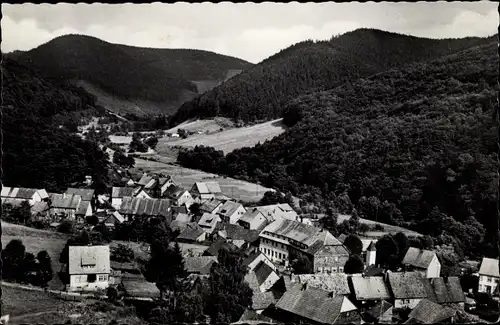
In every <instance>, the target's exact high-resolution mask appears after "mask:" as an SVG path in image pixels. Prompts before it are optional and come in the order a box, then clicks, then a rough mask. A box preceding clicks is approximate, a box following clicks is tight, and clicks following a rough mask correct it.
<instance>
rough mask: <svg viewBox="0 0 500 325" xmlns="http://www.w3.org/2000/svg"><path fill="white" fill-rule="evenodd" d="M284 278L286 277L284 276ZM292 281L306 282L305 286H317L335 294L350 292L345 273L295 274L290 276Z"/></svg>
mask: <svg viewBox="0 0 500 325" xmlns="http://www.w3.org/2000/svg"><path fill="white" fill-rule="evenodd" d="M284 278H285V279H286V278H288V277H287V276H285V277H284ZM292 281H293V282H295V283H302V284H303V283H307V287H311V288H318V289H321V290H324V291H327V292H330V293H333V294H335V295H348V294H350V293H351V290H350V289H349V283H348V281H347V275H346V274H345V273H314V274H297V275H293V276H292Z"/></svg>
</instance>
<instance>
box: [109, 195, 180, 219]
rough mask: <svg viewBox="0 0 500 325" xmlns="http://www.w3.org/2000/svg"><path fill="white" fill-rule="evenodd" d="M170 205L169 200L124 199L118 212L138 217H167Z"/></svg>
mask: <svg viewBox="0 0 500 325" xmlns="http://www.w3.org/2000/svg"><path fill="white" fill-rule="evenodd" d="M170 205H171V204H170V201H169V200H162V199H145V198H137V197H124V198H123V201H122V204H121V205H120V209H119V210H118V212H120V213H121V214H130V215H139V216H140V215H146V216H162V217H167V216H169V213H170Z"/></svg>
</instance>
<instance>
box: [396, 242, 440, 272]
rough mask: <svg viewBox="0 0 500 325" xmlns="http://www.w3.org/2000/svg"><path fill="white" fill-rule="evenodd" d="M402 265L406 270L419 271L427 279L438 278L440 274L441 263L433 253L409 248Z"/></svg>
mask: <svg viewBox="0 0 500 325" xmlns="http://www.w3.org/2000/svg"><path fill="white" fill-rule="evenodd" d="M402 264H403V265H404V266H405V267H406V268H407V269H408V270H411V271H419V272H421V273H422V274H423V275H425V276H426V277H427V278H439V276H440V274H441V263H440V262H439V259H438V257H437V255H436V252H434V251H429V250H425V249H418V248H415V247H410V248H408V251H407V252H406V255H405V257H404V258H403V262H402Z"/></svg>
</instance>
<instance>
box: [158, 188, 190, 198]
mask: <svg viewBox="0 0 500 325" xmlns="http://www.w3.org/2000/svg"><path fill="white" fill-rule="evenodd" d="M184 192H186V190H185V189H184V188H183V187H181V186H177V185H170V186H169V187H168V188H167V190H166V191H165V193H163V196H164V197H167V198H169V199H172V200H177V199H178V198H179V197H181V196H182V194H184Z"/></svg>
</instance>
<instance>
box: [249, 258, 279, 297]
mask: <svg viewBox="0 0 500 325" xmlns="http://www.w3.org/2000/svg"><path fill="white" fill-rule="evenodd" d="M251 277H255V279H256V281H257V282H256V286H257V287H258V289H259V290H260V292H265V291H268V290H269V289H271V287H272V286H273V285H274V284H275V283H276V282H277V281H278V280H279V279H280V277H279V276H278V274H277V273H276V271H275V269H274V268H272V267H270V266H269V265H267V264H266V263H265V262H263V261H261V262H260V263H259V264H257V266H256V267H255V268H254V269H253V270H252V271H249V272H248V274H247V275H246V276H245V279H247V282H249V281H252V280H248V279H249V278H251ZM256 291H257V290H256Z"/></svg>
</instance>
